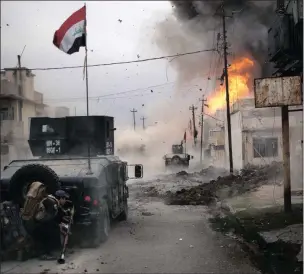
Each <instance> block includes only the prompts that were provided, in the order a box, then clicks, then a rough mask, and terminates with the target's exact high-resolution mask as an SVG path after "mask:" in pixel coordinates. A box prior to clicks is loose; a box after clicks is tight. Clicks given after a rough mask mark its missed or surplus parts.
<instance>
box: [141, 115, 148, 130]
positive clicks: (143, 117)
mask: <svg viewBox="0 0 304 274" xmlns="http://www.w3.org/2000/svg"><path fill="white" fill-rule="evenodd" d="M146 119H147V118H146V117H145V116H142V117H141V118H140V120H142V121H143V124H142V126H143V130H145V120H146Z"/></svg>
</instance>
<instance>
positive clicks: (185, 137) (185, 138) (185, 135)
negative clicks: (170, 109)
mask: <svg viewBox="0 0 304 274" xmlns="http://www.w3.org/2000/svg"><path fill="white" fill-rule="evenodd" d="M186 140H187V134H186V131H185V133H184V141H185V142H186Z"/></svg>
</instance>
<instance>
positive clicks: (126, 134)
mask: <svg viewBox="0 0 304 274" xmlns="http://www.w3.org/2000/svg"><path fill="white" fill-rule="evenodd" d="M191 97H192V96H182V94H179V95H176V96H174V98H173V99H172V102H170V103H168V102H164V101H163V102H158V103H157V104H154V105H152V106H151V107H150V108H149V109H148V110H147V113H146V116H147V117H148V119H149V121H156V124H153V125H150V126H148V127H147V128H146V129H145V130H143V129H142V128H141V124H139V123H138V122H137V123H138V124H137V127H136V130H135V131H134V129H133V128H132V127H130V128H129V129H126V130H120V129H119V128H117V131H116V133H115V144H116V151H117V154H118V156H120V157H121V158H122V159H125V160H127V161H128V162H129V163H130V164H131V163H133V164H134V163H139V164H143V165H144V168H145V174H146V175H148V174H149V175H153V174H161V173H164V172H165V164H164V160H163V156H164V155H165V154H167V153H171V146H172V145H173V144H180V143H181V141H182V140H183V137H184V132H185V129H186V127H187V125H188V122H189V116H190V110H189V106H190V104H191V102H192V100H193V98H191ZM130 120H131V116H130ZM192 142H193V141H190V140H189V141H187V147H186V148H187V153H189V154H191V155H193V156H194V157H195V158H194V159H193V160H191V161H190V166H191V165H192V164H194V163H195V162H196V160H197V159H199V151H198V148H197V149H194V148H193V147H192ZM141 145H145V150H144V151H143V152H142V153H141V152H139V148H140V146H141ZM127 147H130V149H129V151H128V153H127V152H126V153H123V149H124V148H127Z"/></svg>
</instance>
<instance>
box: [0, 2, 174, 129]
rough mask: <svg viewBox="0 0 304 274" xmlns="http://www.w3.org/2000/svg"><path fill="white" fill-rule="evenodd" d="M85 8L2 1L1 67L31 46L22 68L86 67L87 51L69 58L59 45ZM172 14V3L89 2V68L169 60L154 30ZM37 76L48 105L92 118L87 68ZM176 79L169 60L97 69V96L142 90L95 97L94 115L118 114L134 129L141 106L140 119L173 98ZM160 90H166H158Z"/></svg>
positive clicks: (92, 83) (92, 73)
mask: <svg viewBox="0 0 304 274" xmlns="http://www.w3.org/2000/svg"><path fill="white" fill-rule="evenodd" d="M82 5H83V2H80V1H74V2H64V1H60V2H59V1H43V2H42V1H24V2H23V1H22V2H21V1H20V2H18V1H1V41H2V43H1V68H6V67H13V66H16V63H17V55H18V54H21V52H22V50H23V48H24V46H26V47H25V49H24V52H23V54H22V59H21V63H22V66H25V67H28V68H44V67H60V66H73V65H82V64H83V62H84V49H83V48H81V50H80V52H79V53H75V54H73V55H67V54H65V53H63V52H61V51H60V50H58V49H57V48H56V47H55V46H54V45H53V43H52V39H53V35H54V32H55V31H56V29H58V28H59V27H60V25H61V24H62V23H63V22H64V20H65V19H67V17H68V16H70V15H71V14H72V13H73V12H74V11H76V10H77V9H79V8H81V7H82ZM168 13H171V5H170V3H169V2H166V1H158V2H157V1H154V2H148V1H133V2H127V1H122V2H114V1H113V2H106V1H98V2H97V1H96V2H94V1H89V2H87V20H88V26H87V28H88V54H89V55H88V63H89V64H98V63H110V62H119V61H129V60H137V59H138V57H137V55H139V56H140V59H145V58H150V57H156V56H162V55H164V53H162V52H161V51H160V50H159V49H158V48H157V46H155V45H153V44H154V43H153V31H154V26H155V24H156V23H157V22H158V21H160V20H163V19H164V17H165V16H166V15H167V14H168ZM119 19H120V20H122V22H121V23H120V22H119V21H118V20H119ZM7 24H8V25H7ZM34 73H35V75H36V78H35V89H36V90H37V91H39V92H42V93H43V94H44V98H45V102H46V103H47V104H51V105H65V106H67V107H69V108H70V109H71V114H74V113H75V108H76V114H77V115H84V114H85V111H86V105H85V81H84V80H83V70H82V69H67V70H48V71H34ZM174 74H175V73H174V70H172V69H171V68H170V67H169V68H168V65H167V61H166V60H160V61H151V62H145V63H137V64H128V65H116V66H105V67H96V68H89V72H88V77H89V96H90V97H96V96H103V95H106V94H109V93H111V94H112V93H117V92H125V91H129V90H137V91H134V92H130V93H126V94H120V95H116V96H113V95H112V96H111V97H108V98H104V99H101V98H100V99H99V100H96V99H95V100H90V114H92V115H93V114H96V115H102V114H106V115H111V116H115V118H116V121H117V122H118V123H119V124H130V123H131V122H132V113H131V112H130V109H132V108H135V109H137V110H138V112H137V113H136V114H137V116H138V120H139V117H140V116H142V115H144V116H146V115H147V114H146V108H147V107H149V105H151V103H153V102H155V101H159V100H169V99H170V97H169V96H170V95H171V92H172V87H173V84H172V82H174V81H175V76H174ZM167 76H168V78H170V79H167ZM170 83H171V84H170ZM163 84H164V85H163ZM159 85H162V86H160V87H154V86H159ZM151 86H152V88H149V87H151ZM145 88H147V89H145ZM151 89H153V93H152V92H151ZM141 95H142V96H141ZM117 97H119V98H117ZM121 97H125V98H121ZM75 98H76V99H75ZM111 98H112V99H111ZM143 105H144V106H143ZM139 122H140V120H139V121H138V123H139ZM150 122H152V121H150ZM153 122H154V121H153ZM147 123H148V119H147Z"/></svg>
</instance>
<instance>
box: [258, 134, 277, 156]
mask: <svg viewBox="0 0 304 274" xmlns="http://www.w3.org/2000/svg"><path fill="white" fill-rule="evenodd" d="M276 156H278V138H253V157H254V158H260V157H276Z"/></svg>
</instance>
